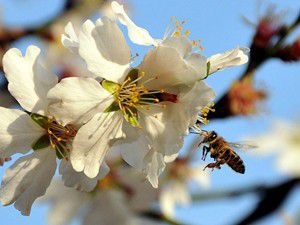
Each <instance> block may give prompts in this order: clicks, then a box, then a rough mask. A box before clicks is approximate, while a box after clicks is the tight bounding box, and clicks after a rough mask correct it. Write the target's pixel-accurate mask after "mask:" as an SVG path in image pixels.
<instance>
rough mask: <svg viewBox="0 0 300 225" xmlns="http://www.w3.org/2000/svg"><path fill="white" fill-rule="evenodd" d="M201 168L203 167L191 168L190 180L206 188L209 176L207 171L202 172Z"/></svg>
mask: <svg viewBox="0 0 300 225" xmlns="http://www.w3.org/2000/svg"><path fill="white" fill-rule="evenodd" d="M203 168H204V166H203V165H199V166H196V167H195V168H192V170H191V172H192V174H191V178H192V179H193V180H194V181H196V182H197V184H198V185H199V186H202V187H205V188H208V187H209V185H210V176H209V173H208V172H207V171H205V170H203Z"/></svg>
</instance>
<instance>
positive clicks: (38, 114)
mask: <svg viewBox="0 0 300 225" xmlns="http://www.w3.org/2000/svg"><path fill="white" fill-rule="evenodd" d="M39 54H40V49H39V48H37V47H35V46H29V47H28V49H27V51H26V54H25V56H22V54H21V52H20V51H19V50H18V49H15V48H13V49H10V50H9V51H8V52H7V53H6V54H5V55H4V57H3V68H4V72H5V76H6V78H7V80H8V89H9V91H10V93H11V94H12V95H13V96H14V97H15V98H16V100H17V101H18V102H19V104H20V105H21V106H22V107H23V108H24V109H25V110H26V111H27V112H29V113H26V112H23V111H21V110H18V109H7V108H3V107H0V115H1V117H0V149H1V150H0V158H8V157H10V156H13V155H14V154H16V153H22V154H27V153H28V152H29V151H30V150H31V149H34V151H33V153H30V154H27V155H26V156H23V157H21V158H19V159H18V160H17V161H16V162H15V163H14V164H13V165H12V166H11V167H10V168H9V169H8V170H7V171H6V172H5V175H4V177H3V180H2V184H1V189H0V201H1V202H2V204H4V205H9V204H12V203H14V202H15V207H16V208H17V209H18V210H20V211H21V213H22V214H23V215H29V213H30V210H31V206H32V204H33V202H34V201H35V199H36V198H38V197H39V196H41V195H43V194H44V193H45V191H46V189H47V187H48V185H49V184H50V182H51V179H52V177H53V175H54V173H55V170H56V166H57V163H56V156H58V155H59V156H61V158H64V156H65V155H64V154H68V152H67V150H68V146H67V145H69V143H68V142H69V141H71V140H72V136H73V135H74V133H76V131H75V130H74V129H75V128H74V127H73V126H71V125H68V126H65V127H64V126H62V125H60V124H59V123H57V122H56V120H55V119H54V118H53V117H52V116H51V115H50V114H49V113H48V110H47V108H48V100H47V98H46V95H47V92H48V91H49V90H50V89H51V88H52V87H53V86H54V85H55V84H56V83H57V77H56V76H55V75H53V74H52V73H49V72H48V71H47V70H46V69H45V68H44V67H43V66H42V65H41V63H40V62H39V60H38V56H39ZM62 141H64V143H62ZM62 151H65V152H62ZM62 160H63V162H64V163H63V164H61V170H60V172H61V174H63V179H64V180H65V183H66V185H72V186H77V187H78V188H81V189H88V190H90V189H92V188H94V186H95V185H96V183H95V182H94V181H93V180H91V179H87V178H84V177H83V176H84V174H79V173H76V172H75V171H72V169H71V168H68V167H67V166H66V165H67V164H68V163H69V162H65V161H66V160H67V158H65V159H62ZM70 173H72V176H69V174H70ZM105 173H107V170H106V172H105V170H103V173H102V172H101V173H99V175H100V174H101V176H103V174H104V175H105ZM75 178H78V179H77V180H75ZM91 186H93V187H91Z"/></svg>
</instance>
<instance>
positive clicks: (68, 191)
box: [38, 180, 91, 225]
mask: <svg viewBox="0 0 300 225" xmlns="http://www.w3.org/2000/svg"><path fill="white" fill-rule="evenodd" d="M90 197H91V196H90V194H87V193H85V192H79V191H76V190H75V189H74V188H67V187H66V186H64V185H63V183H62V182H61V181H58V180H54V181H52V182H51V184H50V186H49V188H48V189H47V192H46V194H45V195H44V196H42V197H41V198H39V199H38V201H39V202H42V203H46V204H50V205H51V208H50V210H49V212H48V223H49V224H51V225H65V224H68V223H70V222H71V221H72V220H73V219H74V218H75V217H76V216H77V215H78V213H80V209H81V208H82V206H84V205H85V204H87V203H88V202H89V201H90Z"/></svg>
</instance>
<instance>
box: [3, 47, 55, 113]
mask: <svg viewBox="0 0 300 225" xmlns="http://www.w3.org/2000/svg"><path fill="white" fill-rule="evenodd" d="M39 54H40V49H39V48H38V47H36V46H33V45H31V46H29V47H28V48H27V51H26V55H25V56H24V57H23V56H22V53H21V52H20V50H18V49H16V48H12V49H10V50H8V51H7V52H6V53H5V55H4V56H3V70H4V72H5V76H6V78H7V80H8V82H9V84H8V90H9V91H10V93H11V94H12V95H13V96H14V97H15V99H16V100H17V101H18V102H19V103H20V105H21V106H22V107H23V108H24V109H25V110H27V111H29V112H35V113H39V114H43V113H44V111H45V109H46V108H47V105H48V101H47V99H46V95H47V92H48V91H49V89H50V88H52V87H53V86H54V85H55V84H56V83H57V77H56V76H55V75H53V74H52V73H49V72H48V71H47V70H46V69H45V68H44V67H43V66H41V64H40V63H39V62H38V60H37V59H38V56H39Z"/></svg>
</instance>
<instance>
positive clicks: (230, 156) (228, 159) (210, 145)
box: [198, 131, 255, 174]
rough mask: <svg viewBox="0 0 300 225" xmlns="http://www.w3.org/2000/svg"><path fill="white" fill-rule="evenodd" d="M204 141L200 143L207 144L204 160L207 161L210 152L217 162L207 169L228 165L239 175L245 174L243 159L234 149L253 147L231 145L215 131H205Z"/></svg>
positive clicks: (203, 154) (204, 147)
mask: <svg viewBox="0 0 300 225" xmlns="http://www.w3.org/2000/svg"><path fill="white" fill-rule="evenodd" d="M203 134H204V139H203V141H201V142H200V144H199V145H198V147H199V146H200V145H201V144H206V145H204V146H203V153H202V160H204V161H205V159H206V156H207V154H208V153H209V152H210V156H211V158H213V159H214V160H215V162H213V163H209V164H208V165H207V166H206V167H205V168H204V169H206V168H212V170H213V169H214V168H217V169H221V165H222V164H227V165H228V166H229V167H230V168H231V169H233V170H234V171H236V172H237V173H242V174H244V173H245V165H244V162H243V160H242V159H241V157H240V156H239V155H238V154H237V153H236V152H235V151H234V150H233V149H232V148H244V149H246V148H254V147H255V146H252V145H245V144H239V143H229V142H227V141H225V139H224V138H223V137H221V136H218V134H217V133H216V132H215V131H210V132H207V131H204V132H203Z"/></svg>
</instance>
